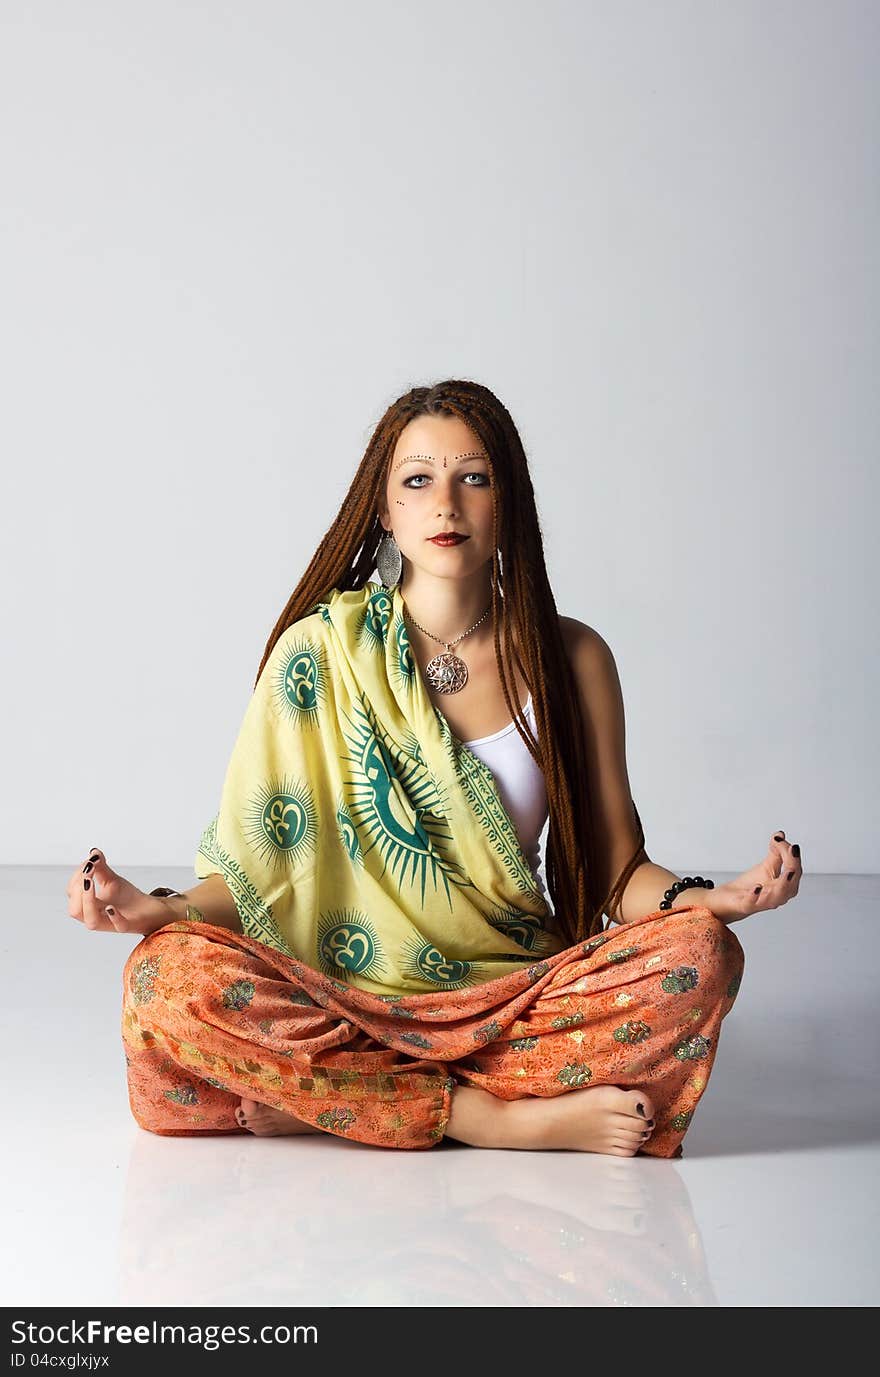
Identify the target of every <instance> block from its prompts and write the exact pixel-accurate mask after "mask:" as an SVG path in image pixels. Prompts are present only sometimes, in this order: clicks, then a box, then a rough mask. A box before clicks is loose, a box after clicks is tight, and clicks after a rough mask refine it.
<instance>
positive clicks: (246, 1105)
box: [235, 1099, 259, 1129]
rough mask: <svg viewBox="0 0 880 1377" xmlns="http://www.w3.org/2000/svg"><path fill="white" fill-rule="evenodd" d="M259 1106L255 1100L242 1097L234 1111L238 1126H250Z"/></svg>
mask: <svg viewBox="0 0 880 1377" xmlns="http://www.w3.org/2000/svg"><path fill="white" fill-rule="evenodd" d="M258 1109H259V1106H258V1104H257V1102H256V1100H248V1099H243V1100H242V1101H241V1103H240V1105H239V1106H238V1108H237V1109H236V1111H235V1121H236V1123H237V1124H238V1125H239V1127H240V1128H248V1129H249V1128H250V1127H251V1120H252V1119H253V1118H254V1116H255V1115H256V1114H257V1111H258Z"/></svg>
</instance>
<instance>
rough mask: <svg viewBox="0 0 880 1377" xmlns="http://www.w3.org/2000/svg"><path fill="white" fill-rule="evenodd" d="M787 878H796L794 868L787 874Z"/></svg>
mask: <svg viewBox="0 0 880 1377" xmlns="http://www.w3.org/2000/svg"><path fill="white" fill-rule="evenodd" d="M785 878H786V879H787V880H793V879H794V871H793V870H790V871H789V872H788V874H787V875H786V877H785Z"/></svg>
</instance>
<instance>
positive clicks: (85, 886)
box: [83, 880, 92, 889]
mask: <svg viewBox="0 0 880 1377" xmlns="http://www.w3.org/2000/svg"><path fill="white" fill-rule="evenodd" d="M91 887H92V882H91V880H83V889H91Z"/></svg>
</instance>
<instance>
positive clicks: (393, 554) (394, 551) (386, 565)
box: [376, 531, 403, 588]
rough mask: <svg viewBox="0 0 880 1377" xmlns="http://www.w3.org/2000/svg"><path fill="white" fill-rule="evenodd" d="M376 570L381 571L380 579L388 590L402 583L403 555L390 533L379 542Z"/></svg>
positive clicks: (386, 533) (387, 532)
mask: <svg viewBox="0 0 880 1377" xmlns="http://www.w3.org/2000/svg"><path fill="white" fill-rule="evenodd" d="M376 568H377V569H378V571H379V578H380V579H381V580H382V582H383V583H384V585H385V587H386V588H394V587H395V586H396V584H398V583H400V576H401V574H402V573H403V555H402V554H401V553H400V546H399V545H398V543H397V541H396V540H395V539H394V536H393V535H392V534H391V532H390V531H386V532H385V538H384V540H381V541H380V542H379V549H378V551H377V552H376Z"/></svg>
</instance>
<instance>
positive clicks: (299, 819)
mask: <svg viewBox="0 0 880 1377" xmlns="http://www.w3.org/2000/svg"><path fill="white" fill-rule="evenodd" d="M248 825H249V826H250V838H249V840H250V842H251V845H252V847H253V849H254V850H255V851H261V852H262V854H263V859H264V860H265V859H267V858H268V859H283V860H284V862H285V863H288V862H289V863H290V864H292V865H294V866H296V868H297V869H298V868H299V866H300V865H301V864H302V861H303V860H304V858H305V857H306V856H307V855H309V853H310V852H312V851H313V850H314V848H315V844H316V842H317V839H318V815H317V810H316V809H315V805H314V802H313V800H312V795H311V790H310V789H309V787H308V785H307V784H305V783H300V784H294V783H292V782H290V781H283V782H282V783H280V784H276V783H274V782H271V783H267V784H265V785H264V786H263V788H262V790H261V791H260V792H259V793H258V794H256V795H255V796H254V799H253V801H252V802H251V804H250V817H249V818H248V819H247V822H246V824H245V827H246V828H247V827H248Z"/></svg>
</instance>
